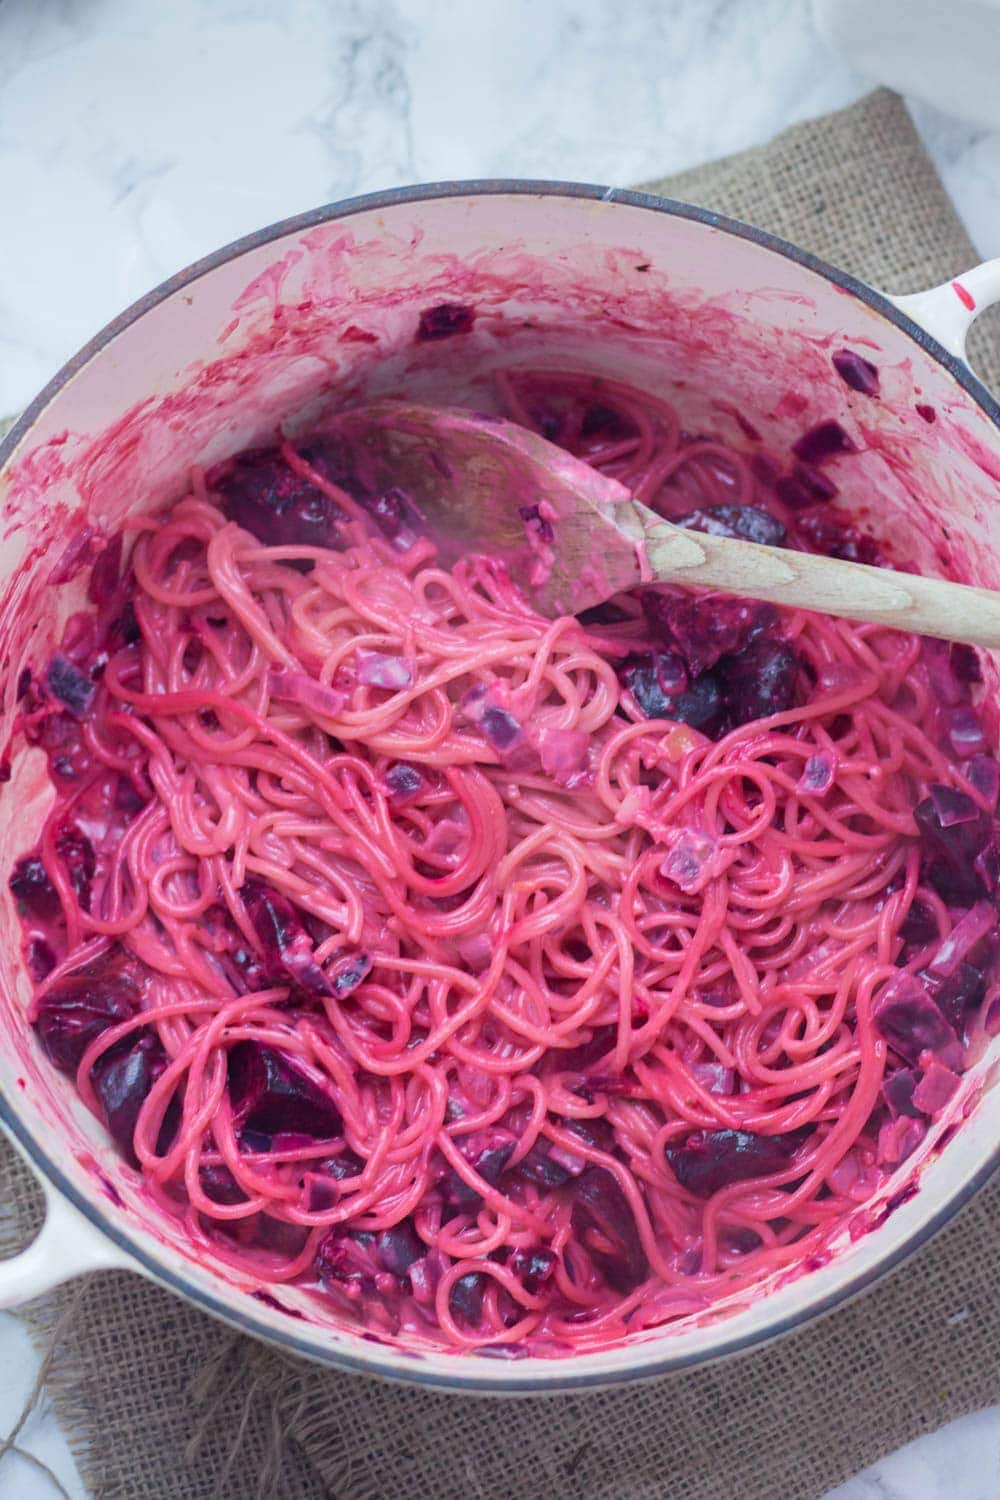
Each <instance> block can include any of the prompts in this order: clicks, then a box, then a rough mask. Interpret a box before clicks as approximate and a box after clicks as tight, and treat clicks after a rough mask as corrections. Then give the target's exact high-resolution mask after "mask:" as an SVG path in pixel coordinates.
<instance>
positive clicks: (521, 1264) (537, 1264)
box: [510, 1245, 556, 1297]
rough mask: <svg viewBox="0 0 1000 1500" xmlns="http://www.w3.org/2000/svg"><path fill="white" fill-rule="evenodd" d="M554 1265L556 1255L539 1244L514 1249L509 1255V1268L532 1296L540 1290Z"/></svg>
mask: <svg viewBox="0 0 1000 1500" xmlns="http://www.w3.org/2000/svg"><path fill="white" fill-rule="evenodd" d="M555 1267H556V1257H555V1255H554V1254H553V1252H552V1251H551V1250H545V1249H543V1248H542V1247H541V1246H540V1245H535V1246H533V1247H532V1248H531V1249H530V1250H515V1251H514V1254H513V1255H512V1256H511V1260H510V1268H511V1270H512V1271H513V1273H514V1275H515V1276H516V1277H517V1279H518V1281H519V1282H520V1283H521V1285H522V1286H523V1287H524V1290H525V1291H526V1292H530V1293H531V1295H532V1296H533V1297H534V1296H535V1295H537V1293H538V1292H540V1291H541V1289H542V1285H543V1284H544V1282H546V1281H548V1279H549V1277H550V1276H551V1275H552V1272H553V1271H554V1270H555Z"/></svg>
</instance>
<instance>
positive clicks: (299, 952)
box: [242, 880, 334, 995]
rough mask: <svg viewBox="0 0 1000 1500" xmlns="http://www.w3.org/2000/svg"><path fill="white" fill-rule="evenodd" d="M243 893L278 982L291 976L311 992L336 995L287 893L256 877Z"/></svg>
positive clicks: (271, 973)
mask: <svg viewBox="0 0 1000 1500" xmlns="http://www.w3.org/2000/svg"><path fill="white" fill-rule="evenodd" d="M242 895H243V900H244V902H245V904H246V909H247V914H248V915H249V917H250V921H251V922H252V923H253V928H254V931H255V932H256V934H257V938H258V941H259V942H260V946H261V953H262V955H263V958H264V964H265V966H266V969H267V972H268V975H269V977H270V978H271V979H273V980H274V981H275V982H276V983H278V984H284V983H287V982H288V980H289V979H291V981H292V982H293V984H296V985H298V986H299V988H300V989H303V990H305V991H306V992H307V993H308V994H310V995H332V994H333V993H334V989H333V986H332V985H331V982H330V980H329V979H328V978H327V976H326V975H325V974H324V973H323V970H322V969H321V968H320V966H319V964H317V962H316V960H315V958H314V956H313V942H312V938H311V937H310V936H309V934H308V932H307V931H306V929H305V927H304V926H303V925H302V922H301V920H300V918H299V915H298V913H297V912H296V910H295V908H294V906H293V905H292V903H291V902H290V901H289V900H288V898H287V896H282V895H281V894H280V893H279V892H278V891H275V890H272V889H271V887H270V886H266V885H263V884H261V883H260V882H259V881H255V880H250V881H247V882H246V883H245V884H244V886H243V890H242Z"/></svg>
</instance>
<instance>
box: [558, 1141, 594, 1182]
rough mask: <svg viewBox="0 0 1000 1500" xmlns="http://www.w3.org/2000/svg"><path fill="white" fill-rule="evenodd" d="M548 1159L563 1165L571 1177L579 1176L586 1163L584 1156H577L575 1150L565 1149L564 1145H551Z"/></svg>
mask: <svg viewBox="0 0 1000 1500" xmlns="http://www.w3.org/2000/svg"><path fill="white" fill-rule="evenodd" d="M549 1160H550V1161H554V1162H558V1164H559V1166H561V1167H565V1168H566V1171H567V1172H569V1173H570V1175H571V1176H572V1177H579V1175H580V1173H581V1172H582V1171H583V1169H584V1167H585V1166H586V1165H587V1161H586V1158H585V1157H582V1156H577V1154H576V1152H575V1151H567V1150H566V1148H565V1147H564V1146H558V1145H556V1146H552V1147H551V1149H550V1150H549Z"/></svg>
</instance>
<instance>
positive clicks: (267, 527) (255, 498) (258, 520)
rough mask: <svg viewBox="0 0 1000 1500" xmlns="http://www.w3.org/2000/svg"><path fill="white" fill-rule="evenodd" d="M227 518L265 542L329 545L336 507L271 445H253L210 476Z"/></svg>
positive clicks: (295, 544)
mask: <svg viewBox="0 0 1000 1500" xmlns="http://www.w3.org/2000/svg"><path fill="white" fill-rule="evenodd" d="M214 488H215V489H216V491H217V492H218V494H219V496H220V497H221V500H222V509H223V510H224V511H225V513H226V515H227V516H228V517H229V519H230V520H231V521H235V522H236V524H237V526H242V528H243V530H244V531H249V532H250V533H251V534H252V535H253V536H255V537H256V538H257V540H258V541H260V542H263V543H264V545H265V546H266V547H297V546H305V547H329V546H331V545H332V543H333V540H334V535H335V532H336V518H337V511H336V507H335V506H334V505H333V503H332V501H330V500H329V499H328V498H327V496H326V495H324V494H323V492H322V490H319V489H317V488H316V486H315V485H314V484H310V483H309V481H308V480H307V479H303V478H301V477H300V476H299V475H298V474H296V473H295V471H294V469H290V468H289V466H288V464H286V463H285V460H284V459H283V458H282V457H281V454H280V453H279V452H278V451H277V449H268V450H261V449H255V450H253V451H251V452H248V453H244V454H242V455H241V456H240V457H239V458H237V459H235V460H234V461H233V463H232V465H231V466H230V467H229V469H228V472H226V473H224V474H223V475H222V476H221V477H219V478H217V479H215V480H214Z"/></svg>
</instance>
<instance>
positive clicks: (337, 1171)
mask: <svg viewBox="0 0 1000 1500" xmlns="http://www.w3.org/2000/svg"><path fill="white" fill-rule="evenodd" d="M244 1139H245V1137H244ZM320 1166H321V1168H322V1170H323V1171H324V1172H325V1173H326V1174H327V1176H328V1177H333V1178H335V1179H336V1180H337V1182H343V1180H344V1179H345V1177H360V1176H361V1173H362V1172H363V1171H364V1169H365V1164H364V1162H363V1161H362V1160H361V1158H360V1156H358V1155H357V1154H356V1153H355V1152H353V1151H352V1150H351V1148H350V1147H349V1146H345V1147H344V1149H343V1150H342V1151H339V1152H338V1153H337V1155H336V1156H324V1158H323V1160H322V1162H321V1163H320Z"/></svg>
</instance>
